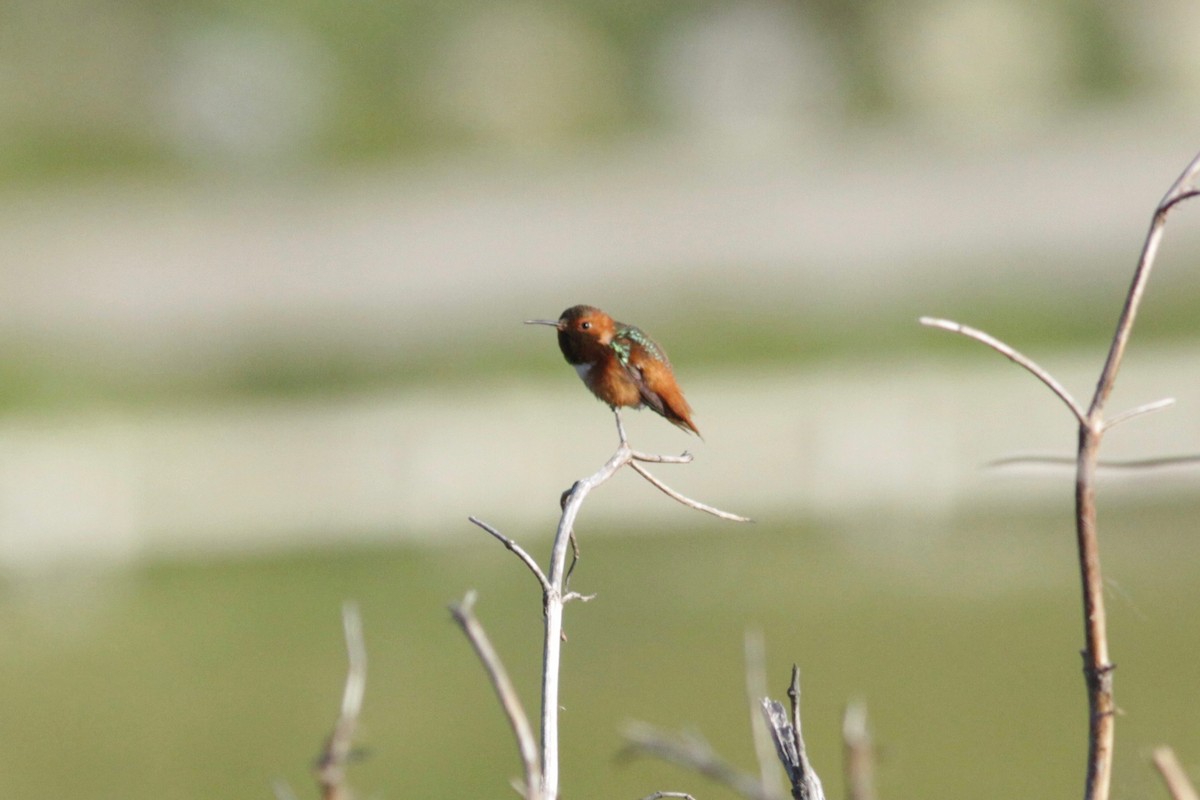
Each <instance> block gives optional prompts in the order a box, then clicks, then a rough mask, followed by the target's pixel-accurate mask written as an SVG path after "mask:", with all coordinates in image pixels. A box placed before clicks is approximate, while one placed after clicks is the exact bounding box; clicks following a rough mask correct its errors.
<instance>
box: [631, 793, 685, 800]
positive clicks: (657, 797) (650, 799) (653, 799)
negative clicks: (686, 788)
mask: <svg viewBox="0 0 1200 800" xmlns="http://www.w3.org/2000/svg"><path fill="white" fill-rule="evenodd" d="M663 797H680V798H683V800H696V798H694V797H692V796H691V795H690V794H688V793H687V792H655V793H654V794H648V795H646V796H645V797H643V798H642V800H661V798H663Z"/></svg>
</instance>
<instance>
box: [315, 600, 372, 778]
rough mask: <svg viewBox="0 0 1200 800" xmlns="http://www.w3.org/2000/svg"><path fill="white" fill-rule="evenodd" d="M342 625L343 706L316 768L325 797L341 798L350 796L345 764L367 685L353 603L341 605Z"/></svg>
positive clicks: (359, 622)
mask: <svg viewBox="0 0 1200 800" xmlns="http://www.w3.org/2000/svg"><path fill="white" fill-rule="evenodd" d="M342 627H343V629H344V631H345V636H346V657H347V660H348V661H349V662H350V666H349V668H348V669H347V672H346V685H345V688H344V689H343V690H342V709H341V713H340V714H339V715H338V720H337V722H336V723H335V724H334V727H333V732H332V733H330V734H329V739H328V740H326V742H325V748H324V749H323V750H322V751H321V755H320V756H319V757H318V758H317V763H316V768H315V771H316V775H317V783H318V785H319V786H320V788H321V797H322V798H324V800H344V798H348V797H349V796H350V790H349V789H348V788H347V787H346V785H345V782H346V764H347V762H348V761H349V760H350V755H351V752H352V748H353V745H354V731H355V729H356V728H357V727H358V716H359V714H360V713H361V712H362V702H363V693H364V691H365V690H366V685H367V650H366V646H365V645H364V643H363V632H362V617H361V616H360V615H359V613H358V606H357V605H355V604H354V603H346V604H345V605H344V606H342Z"/></svg>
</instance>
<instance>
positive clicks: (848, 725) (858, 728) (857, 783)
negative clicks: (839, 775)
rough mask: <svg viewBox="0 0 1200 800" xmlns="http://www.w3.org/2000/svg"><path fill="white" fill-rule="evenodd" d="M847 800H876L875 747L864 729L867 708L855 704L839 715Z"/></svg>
mask: <svg viewBox="0 0 1200 800" xmlns="http://www.w3.org/2000/svg"><path fill="white" fill-rule="evenodd" d="M842 748H843V765H844V769H845V772H846V800H875V746H874V744H873V743H872V742H871V732H870V730H868V728H867V706H866V704H865V703H863V702H861V701H855V702H853V703H850V704H849V705H847V706H846V711H845V713H844V714H843V715H842Z"/></svg>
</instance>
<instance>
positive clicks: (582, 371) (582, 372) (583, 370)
mask: <svg viewBox="0 0 1200 800" xmlns="http://www.w3.org/2000/svg"><path fill="white" fill-rule="evenodd" d="M572 366H573V367H575V372H576V373H578V375H579V379H580V380H581V381H586V380H587V376H588V373H589V372H591V371H592V365H591V364H572Z"/></svg>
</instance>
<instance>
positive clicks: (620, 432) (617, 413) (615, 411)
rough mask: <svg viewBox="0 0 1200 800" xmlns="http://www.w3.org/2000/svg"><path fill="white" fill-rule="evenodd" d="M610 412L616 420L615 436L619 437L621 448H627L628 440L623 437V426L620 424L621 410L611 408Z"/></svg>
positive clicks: (614, 407)
mask: <svg viewBox="0 0 1200 800" xmlns="http://www.w3.org/2000/svg"><path fill="white" fill-rule="evenodd" d="M612 411H613V416H614V417H616V418H617V435H618V436H620V437H621V447H628V446H629V439H627V438H626V437H625V425H624V424H623V423H622V422H621V409H619V408H617V407H616V406H613V407H612Z"/></svg>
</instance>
